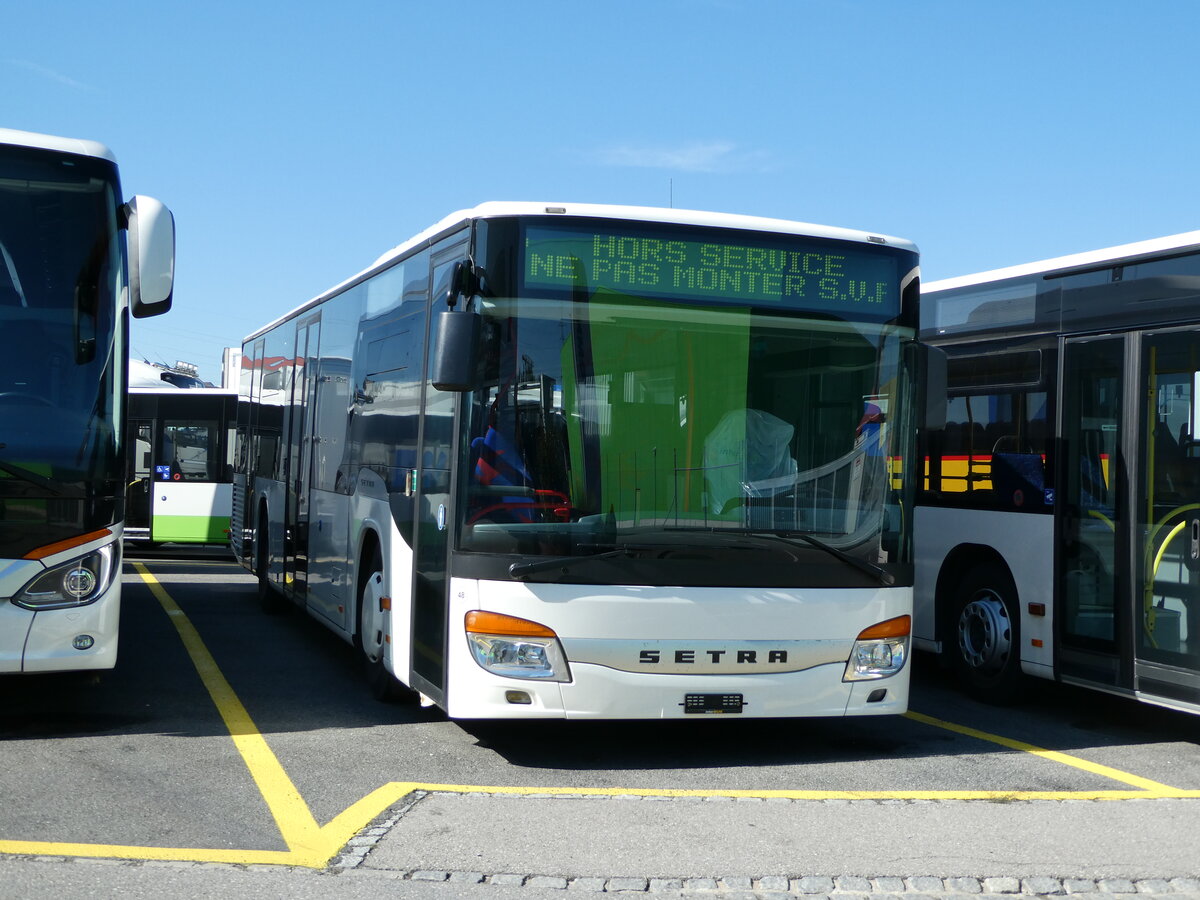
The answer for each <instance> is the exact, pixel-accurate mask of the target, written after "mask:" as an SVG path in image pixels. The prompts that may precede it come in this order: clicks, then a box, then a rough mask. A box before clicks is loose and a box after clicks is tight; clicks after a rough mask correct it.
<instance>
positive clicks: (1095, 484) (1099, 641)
mask: <svg viewBox="0 0 1200 900" xmlns="http://www.w3.org/2000/svg"><path fill="white" fill-rule="evenodd" d="M1124 372H1125V340H1124V339H1123V338H1122V337H1113V336H1106V337H1098V338H1080V339H1068V340H1066V341H1065V342H1064V345H1063V352H1062V378H1061V381H1060V383H1061V385H1062V403H1061V409H1060V415H1061V417H1062V418H1061V423H1062V424H1061V430H1060V434H1061V436H1062V439H1061V441H1060V442H1059V448H1058V460H1059V472H1058V478H1057V484H1058V490H1059V491H1060V494H1061V495H1060V496H1059V498H1058V503H1057V504H1056V505H1055V508H1056V511H1057V515H1058V523H1057V529H1058V546H1059V548H1060V551H1059V553H1058V562H1059V564H1058V571H1057V575H1056V577H1057V579H1058V591H1057V592H1056V596H1057V601H1056V602H1057V610H1056V616H1055V620H1056V623H1057V632H1058V635H1057V642H1056V643H1057V646H1058V670H1059V672H1060V673H1061V674H1062V676H1063V678H1064V680H1079V681H1082V682H1085V683H1087V684H1093V685H1107V686H1110V687H1113V688H1121V687H1125V688H1128V687H1129V686H1130V685H1131V684H1132V671H1131V666H1130V665H1129V659H1128V653H1124V652H1122V650H1121V648H1122V647H1123V646H1127V633H1128V630H1129V623H1128V613H1127V604H1124V603H1122V602H1121V598H1122V597H1123V596H1124V595H1125V594H1126V591H1127V588H1126V587H1124V584H1126V583H1127V578H1126V577H1125V575H1126V569H1127V567H1126V566H1125V565H1123V563H1122V561H1123V560H1125V559H1126V558H1127V554H1126V551H1125V547H1126V541H1127V534H1126V530H1127V529H1126V518H1127V515H1126V510H1125V506H1126V502H1125V494H1124V487H1125V466H1124V459H1125V457H1124V452H1123V443H1122V440H1123V435H1124V433H1125V426H1124V421H1123V418H1124V407H1125V406H1126V405H1127V398H1126V390H1125V379H1124Z"/></svg>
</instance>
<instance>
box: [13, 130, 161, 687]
mask: <svg viewBox="0 0 1200 900" xmlns="http://www.w3.org/2000/svg"><path fill="white" fill-rule="evenodd" d="M174 252H175V229H174V223H173V220H172V218H171V214H170V212H168V211H167V210H166V209H165V207H163V205H162V204H161V203H159V202H158V201H157V200H152V199H151V198H149V197H134V198H133V199H132V200H131V201H129V202H128V203H124V202H122V200H121V188H120V184H119V182H118V178H117V165H116V161H115V160H114V158H113V155H112V153H111V152H110V151H109V150H108V149H107V148H106V147H104V146H102V145H100V144H97V143H94V142H92V141H80V140H71V139H68V138H59V137H50V136H48V135H40V134H31V133H28V132H21V131H11V130H7V129H0V673H19V672H26V673H28V672H51V671H72V670H92V669H110V668H112V667H113V665H114V664H115V662H116V659H117V638H118V621H119V616H120V591H121V578H120V570H121V533H122V525H123V513H124V497H125V492H124V487H125V485H124V475H125V419H126V406H125V385H126V378H127V374H126V358H127V356H128V350H127V347H128V332H129V315H130V313H132V314H133V315H134V316H136V317H144V316H152V315H157V314H159V313H162V312H166V311H167V309H169V308H170V305H171V293H172V284H173V277H174Z"/></svg>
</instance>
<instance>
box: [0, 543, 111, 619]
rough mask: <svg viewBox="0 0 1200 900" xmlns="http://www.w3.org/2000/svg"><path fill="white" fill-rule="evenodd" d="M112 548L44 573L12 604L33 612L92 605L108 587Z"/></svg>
mask: <svg viewBox="0 0 1200 900" xmlns="http://www.w3.org/2000/svg"><path fill="white" fill-rule="evenodd" d="M115 546H116V545H115V544H108V545H106V546H104V547H101V548H100V549H99V550H93V551H92V552H91V553H89V554H87V555H86V556H80V557H78V558H76V559H73V560H71V561H70V562H65V563H62V564H60V565H57V566H55V567H54V568H52V569H47V570H46V571H45V572H43V573H42V574H40V575H38V576H37V577H36V578H34V579H33V580H32V581H31V582H29V584H27V585H25V587H23V588H22V589H21V590H20V591H18V592H17V593H16V595H14V596H13V598H12V602H13V603H15V604H16V605H17V606H21V607H24V608H25V609H32V610H35V611H36V610H41V609H67V608H70V607H72V606H86V605H87V604H89V603H94V602H95V601H96V600H98V599H99V598H100V597H101V596H102V595H103V594H104V592H105V591H107V590H108V587H109V585H110V584H111V583H112V578H113V569H114V566H113V554H114V549H113V548H114V547H115Z"/></svg>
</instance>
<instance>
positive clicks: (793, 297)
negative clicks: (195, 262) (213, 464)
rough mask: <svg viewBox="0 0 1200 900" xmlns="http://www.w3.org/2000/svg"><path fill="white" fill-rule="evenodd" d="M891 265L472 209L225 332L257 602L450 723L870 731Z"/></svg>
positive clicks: (900, 669)
mask: <svg viewBox="0 0 1200 900" xmlns="http://www.w3.org/2000/svg"><path fill="white" fill-rule="evenodd" d="M918 296H919V283H918V269H917V253H916V249H915V247H914V246H913V245H912V244H911V243H908V242H907V241H901V240H896V239H893V238H885V237H879V236H874V235H868V234H865V233H859V232H852V231H845V230H839V229H833V228H824V227H819V226H814V225H806V224H801V223H796V222H787V221H780V220H772V219H760V218H750V217H744V216H733V215H718V214H712V213H700V212H687V211H682V210H674V209H671V210H664V209H641V208H632V207H615V206H591V205H545V204H536V203H488V204H483V205H481V206H479V207H476V208H474V209H471V210H467V211H464V212H459V213H455V214H453V215H451V216H449V217H448V218H446V219H444V220H442V221H441V222H439V223H438V224H436V225H434V226H433V227H431V228H429V229H428V230H426V231H425V232H423V233H421V234H419V235H417V236H416V237H414V238H413V239H411V240H409V241H408V242H406V243H404V244H402V245H401V246H400V247H398V248H396V249H395V250H394V251H392V252H390V253H387V254H386V255H384V256H383V257H381V258H380V259H379V260H378V261H377V262H376V263H375V264H374V265H373V266H371V267H370V268H369V269H367V270H366V271H364V272H362V273H360V274H358V275H356V276H354V277H353V278H351V279H349V280H348V281H346V282H344V283H342V284H340V285H338V286H337V287H335V288H333V289H331V290H329V291H328V292H326V293H324V294H321V295H320V296H318V297H316V298H315V299H313V300H312V301H310V302H308V303H305V304H304V305H302V306H300V307H299V308H298V309H296V310H294V311H292V312H290V313H288V314H287V315H285V316H283V317H282V318H280V319H278V320H277V321H275V322H272V323H271V324H269V325H267V326H266V327H264V328H263V329H261V330H260V331H257V332H255V333H254V334H251V335H250V336H249V337H247V338H246V340H245V343H244V346H243V350H242V366H243V370H242V371H243V380H242V394H243V397H242V400H243V402H242V403H241V404H240V409H241V410H242V414H241V415H239V421H238V440H239V446H238V451H237V454H236V459H237V474H236V476H235V490H234V512H233V535H234V541H233V545H234V550H235V553H236V555H237V556H238V557H239V558H240V559H241V560H242V561H243V563H244V564H246V565H247V567H249V568H251V569H252V570H253V571H254V572H256V573H257V575H258V579H259V586H260V594H261V598H262V600H263V602H264V604H265V605H266V606H267V607H269V608H272V607H277V606H279V605H280V604H281V603H282V604H286V603H287V601H291V602H292V603H295V604H296V605H299V606H301V607H303V608H304V609H306V610H307V611H308V612H309V613H310V614H311V615H312V616H314V617H315V618H317V619H318V620H319V621H321V622H322V623H324V624H325V625H327V626H328V627H329V628H331V629H332V630H333V631H334V632H336V633H337V634H338V635H340V636H341V637H342V638H343V639H345V640H347V641H352V642H353V643H354V644H355V645H356V646H357V647H359V648H360V649H361V652H362V655H363V657H364V659H365V663H366V667H367V670H368V673H369V678H370V681H371V683H372V685H373V688H374V690H375V692H376V693H377V695H380V696H387V695H392V694H394V693H395V692H396V691H397V689H398V687H399V686H400V685H401V684H403V685H407V686H408V687H410V688H411V689H413V690H414V691H416V692H418V693H419V694H420V695H421V697H422V699H423V702H427V703H434V704H437V705H439V706H441V707H443V708H444V709H445V710H446V711H447V712H448V713H449V715H450V716H452V717H461V718H481V717H482V718H502V717H559V718H563V717H566V718H588V717H591V718H602V717H607V718H674V717H681V716H686V715H691V714H726V715H728V714H742V715H745V716H815V715H822V716H824V715H839V716H840V715H869V714H888V713H900V712H903V711H905V709H906V708H907V702H908V680H909V669H908V666H907V665H906V662H907V657H908V641H909V623H910V609H911V599H912V589H911V585H912V565H911V562H912V559H911V554H912V531H911V522H910V516H911V509H912V504H911V498H912V492H913V491H912V486H911V484H910V482H911V480H912V477H913V476H912V467H908V468H907V469H905V468H904V467H903V466H902V465H901V460H902V458H911V451H912V450H913V447H912V446H910V441H912V440H913V439H914V436H915V417H914V405H913V398H914V396H915V392H916V387H915V383H914V371H915V369H916V367H917V365H918V359H917V351H918V350H919V345H917V344H916V342H915V329H916V324H917V318H916V317H917V300H918Z"/></svg>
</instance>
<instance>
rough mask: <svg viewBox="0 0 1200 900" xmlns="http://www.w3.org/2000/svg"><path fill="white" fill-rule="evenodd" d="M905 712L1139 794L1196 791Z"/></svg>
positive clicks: (920, 714)
mask: <svg viewBox="0 0 1200 900" xmlns="http://www.w3.org/2000/svg"><path fill="white" fill-rule="evenodd" d="M905 715H906V716H907V717H908V718H910V719H912V720H913V721H915V722H923V723H924V724H926V725H933V726H934V727H936V728H944V729H945V730H946V731H953V732H955V733H957V734H962V735H966V736H967V737H973V738H978V739H979V740H981V741H990V742H991V743H993V744H999V745H1000V746H1001V747H1008V748H1009V749H1010V750H1020V751H1021V752H1023V753H1031V754H1033V755H1034V756H1040V757H1042V758H1043V759H1048V760H1052V761H1053V762H1056V763H1061V764H1062V765H1064V766H1072V767H1074V768H1076V769H1082V770H1083V771H1085V772H1091V773H1092V774H1093V775H1101V776H1103V777H1104V778H1110V779H1112V780H1113V781H1119V782H1121V783H1122V784H1128V785H1131V786H1133V787H1136V788H1140V789H1141V791H1143V792H1145V793H1139V796H1145V794H1152V795H1154V796H1158V797H1178V796H1180V795H1181V794H1184V795H1188V794H1193V793H1196V792H1194V791H1182V792H1181V791H1180V790H1179V789H1178V788H1173V787H1168V786H1167V785H1165V784H1162V783H1160V782H1157V781H1151V780H1150V779H1149V778H1142V777H1141V776H1140V775H1131V774H1130V773H1128V772H1122V771H1121V770H1120V769H1113V768H1110V767H1109V766H1102V765H1100V764H1099V763H1094V762H1089V761H1088V760H1086V759H1081V758H1079V757H1078V756H1071V755H1070V754H1068V753H1060V752H1059V751H1057V750H1046V749H1045V748H1043V747H1037V746H1035V745H1033V744H1027V743H1025V742H1024V741H1017V740H1013V739H1012V738H1006V737H1003V736H1001V735H998V734H990V733H989V732H986V731H979V730H978V729H975V728H969V727H967V726H966V725H958V724H956V723H954V722H946V721H944V720H943V719H935V718H934V717H933V716H926V715H923V714H922V713H918V712H911V711H910V712H907V713H905Z"/></svg>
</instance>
